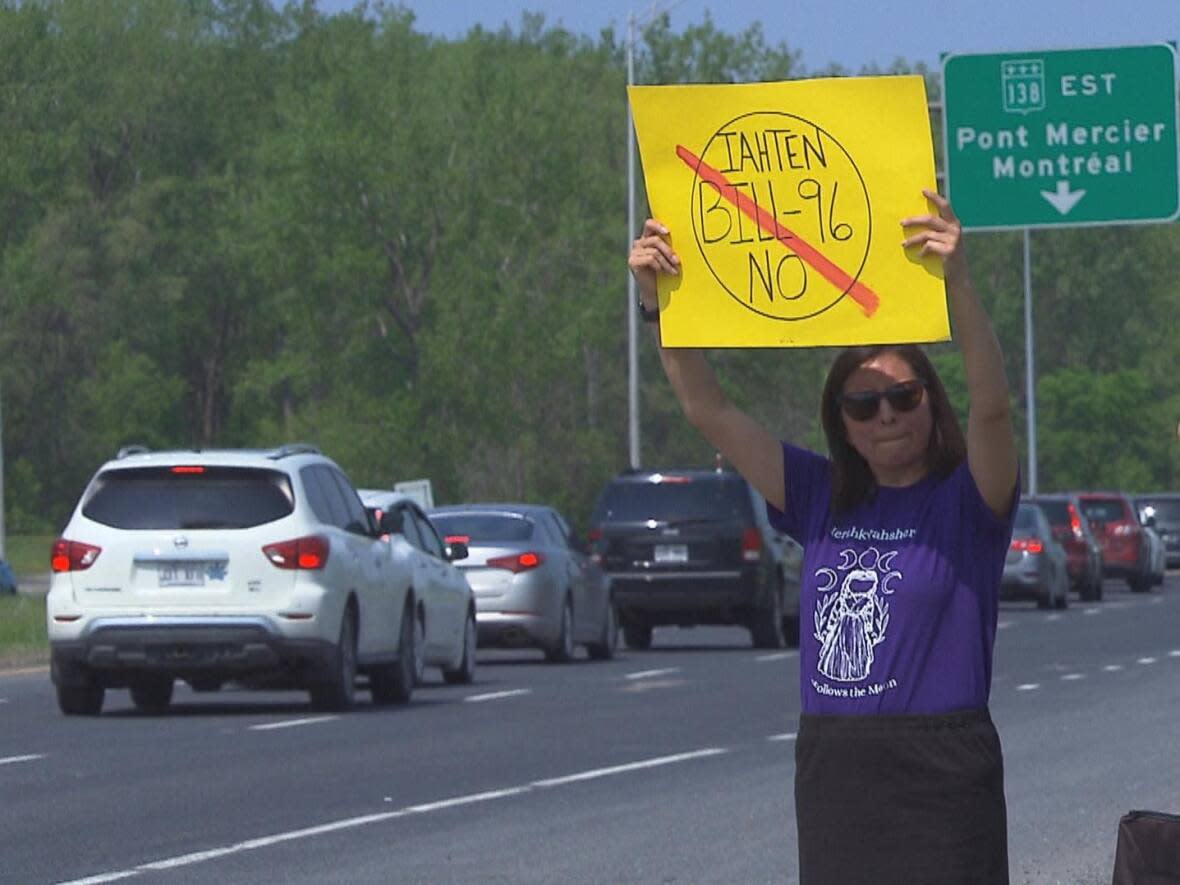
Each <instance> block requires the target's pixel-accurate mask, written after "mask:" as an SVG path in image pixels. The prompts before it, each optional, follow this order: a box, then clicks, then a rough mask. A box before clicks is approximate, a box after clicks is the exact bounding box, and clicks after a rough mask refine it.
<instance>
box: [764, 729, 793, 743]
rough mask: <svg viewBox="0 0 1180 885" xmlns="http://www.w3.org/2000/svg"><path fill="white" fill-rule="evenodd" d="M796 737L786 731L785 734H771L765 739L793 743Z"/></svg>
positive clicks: (791, 732)
mask: <svg viewBox="0 0 1180 885" xmlns="http://www.w3.org/2000/svg"><path fill="white" fill-rule="evenodd" d="M796 737H797V735H796V734H795V732H793V731H788V732H787V733H786V734H772V735H771V736H770V737H768V738H767V740H768V741H793V740H794V739H795V738H796Z"/></svg>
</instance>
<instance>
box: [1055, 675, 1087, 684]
mask: <svg viewBox="0 0 1180 885" xmlns="http://www.w3.org/2000/svg"><path fill="white" fill-rule="evenodd" d="M1061 678H1062V680H1063V681H1065V682H1076V681H1077V680H1079V679H1085V678H1086V674H1085V673H1066V674H1065V675H1064V676H1062V677H1061Z"/></svg>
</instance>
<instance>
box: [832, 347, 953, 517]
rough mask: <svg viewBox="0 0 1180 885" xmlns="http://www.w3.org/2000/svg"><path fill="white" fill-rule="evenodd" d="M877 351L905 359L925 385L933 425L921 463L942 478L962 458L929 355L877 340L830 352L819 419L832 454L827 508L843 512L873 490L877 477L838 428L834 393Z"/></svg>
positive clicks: (840, 420)
mask: <svg viewBox="0 0 1180 885" xmlns="http://www.w3.org/2000/svg"><path fill="white" fill-rule="evenodd" d="M883 353H894V354H897V355H898V356H899V357H901V358H902V359H903V360H905V361H906V362H907V363H909V365H910V368H911V369H913V370H914V374H915V375H917V376H918V377H919V378H921V379H922V381H924V382H925V384H926V395H927V397H928V398H929V401H930V417H931V419H932V421H933V427H932V428H931V431H930V442H929V443H928V444H927V448H926V464H927V466H928V467H929V468H930V472H931V473H933V474H934V475H935V476H938V477H944V476H947V475H949V474H950V472H951V471H952V470H954V469H955V468H956V467H958V466H959V465H960V464H962V463H963V460H964V459H965V458H966V457H967V442H966V440H965V439H964V437H963V429H962V427H960V426H959V419H958V418H957V417H956V416H955V410H954V408H953V407H952V406H951V401H950V398H949V397H947V395H946V388H945V387H943V386H942V381H941V379H939V377H938V373H937V372H936V371H935V370H934V365H933V364H932V363H931V362H930V358H929V357H927V356H926V354H925V352H924V351H923V350H922V348H920V347H918V346H917V345H915V344H879V345H875V346H872V347H850V348H848V349H847V350H845V351H844V352H843V353H841V354H840V355H839V356H838V357H836V360H835V362H833V363H832V368H831V369H829V370H828V380H827V381H826V382H825V383H824V393H823V400H822V401H821V405H820V410H821V411H820V419H821V421H822V422H823V428H824V435H825V436H827V438H828V452H829V454H830V455H831V458H832V512H833V513H846V512H847V511H849V510H851V509H852V508H853V507H855V506H856V505H858V504H861V503H863V502H864V501H867V500H869V499H870V498H872V496H873V495H874V494H875V493H876V491H877V480H876V479H875V478H874V476H873V471H872V469H871V468H870V467H869V465H868V462H867V461H865V459H864V458H862V457H861V454H860V452H858V451H857V450H856V449H854V448H853V447H852V444H851V443H850V442H849V441H848V435H847V433H846V432H845V430H844V420H843V417H842V415H841V413H840V394H841V393H842V392H843V391H844V382H845V381H847V380H848V376H849V375H851V374H852V373H853V372H855V371H856V370H857V369H858V368H860V367H861V366H862V365H864V364H865V363H866V362H868V361H869V360H871V359H874V358H875V357H877V356H880V355H881V354H883Z"/></svg>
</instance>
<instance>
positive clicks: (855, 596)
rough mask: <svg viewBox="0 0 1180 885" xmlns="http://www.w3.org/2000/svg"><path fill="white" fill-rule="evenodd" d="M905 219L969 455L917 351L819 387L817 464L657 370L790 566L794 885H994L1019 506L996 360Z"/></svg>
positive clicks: (954, 223)
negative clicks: (957, 398) (797, 574)
mask: <svg viewBox="0 0 1180 885" xmlns="http://www.w3.org/2000/svg"><path fill="white" fill-rule="evenodd" d="M924 193H925V195H926V197H927V199H928V200H929V201H930V203H931V204H933V206H934V207H935V209H936V212H933V213H931V214H928V215H920V216H915V217H912V218H906V219H904V220H903V221H902V226H903V228H904V231H905V240H904V243H903V246H904V247H905V248H906V249H911V250H915V252H917V253H920V254H922V255H931V254H932V255H937V256H939V257H940V258H941V259H942V262H943V268H944V272H945V279H946V289H947V297H948V300H949V307H950V314H951V319H952V322H953V326H954V337H955V340H956V341H957V342H958V345H959V349H960V350H961V352H962V355H963V366H964V370H965V375H966V379H967V390H968V394H969V396H970V410H969V414H968V420H967V433H966V436H965V437H964V434H963V431H962V429H961V428H960V425H959V422H958V419H957V418H956V417H955V414H954V411H953V409H952V407H951V404H950V401H949V400H948V398H947V395H946V391H945V389H944V388H943V385H942V382H941V381H940V380H939V378H938V375H937V374H936V372H935V370H934V367H933V366H932V365H931V363H930V361H929V359H928V358H927V357H926V355H925V354H924V353H923V352H922V350H921V349H920V348H918V347H917V346H914V345H884V346H875V347H857V348H851V349H849V350H845V351H844V352H843V353H841V354H840V355H839V356H838V357H837V358H836V360H835V362H834V363H833V365H832V368H831V370H830V372H829V374H828V378H827V382H826V384H825V385H824V390H823V398H822V407H821V408H822V423H823V428H824V432H825V434H826V436H827V441H828V448H829V453H830V456H829V457H826V458H825V457H822V456H821V455H818V454H814V453H812V452H809V451H806V450H804V449H801V448H798V447H796V446H793V445H791V444H790V443H789V442H780V441H779V440H777V439H775V437H774V436H773V435H772V434H771V433H770V432H769V431H768V430H767V429H766V428H764V427H762V426H761V425H760V424H758V423H757V422H756V421H755V420H754V419H753V418H751V417H750V416H749V415H747V414H745V413H744V412H742V411H741V410H739V409H738V408H737V407H736V406H735V405H734V404H733V403H732V402H731V401H730V400H729V399H728V398H727V397H726V396H725V394H724V393H723V392H722V389H721V386H720V385H719V384H718V382H717V379H716V377H715V375H714V374H713V371H712V369H711V368H710V366H709V364H708V363H707V362H706V360H705V357H704V355H703V354H702V353H701V352H700V351H697V350H690V349H679V348H677V349H673V348H663V347H661V348H660V356H661V359H662V361H663V365H664V370H665V372H666V373H667V376H668V380H669V382H670V383H671V385H672V388H673V390H674V391H675V392H676V396H677V398H678V399H679V401H680V405H681V407H682V408H683V410H684V413H685V416H686V417H687V418H688V420H689V421H690V422H691V423H692V424H693V425H694V426H696V427H697V428H698V429H699V430H700V431H701V433H702V434H703V435H704V436H705V438H706V439H707V440H708V441H709V443H710V444H711V445H713V446H714V447H715V448H716V449H717V450H718V451H719V452H721V454H722V455H724V456H725V457H726V458H727V459H729V461H730V462H731V463H732V464H733V465H734V466H735V467H736V468H737V470H738V471H739V472H740V473H741V474H742V475H743V476H745V478H746V479H747V480H749V482H750V483H751V485H753V486H754V487H755V488H756V489H757V490H758V491H759V492H761V493H762V495H763V496H764V497H765V498H766V501H767V504H768V510H769V513H770V516H771V520H772V522H773V523H774V524H775V525H776V526H777V527H778V528H780V529H781V530H783V531H785V532H787V533H789V534H791V535H792V536H793V537H795V538H796V539H797V540H798V541H799V542H800V543H802V544H803V545H804V547H805V557H804V563H803V574H802V581H803V587H802V609H801V611H802V622H803V625H804V626H803V629H802V631H801V632H802V639H801V655H800V677H801V683H802V695H803V697H802V713H801V716H800V724H799V731H798V738H797V742H796V748H795V762H796V766H795V805H796V816H797V820H798V828H799V871H800V882H801V883H802V885H858V883H866V885H868V883H872V885H894V883H895V885H921V883H931V885H934V883H937V885H957V883H963V885H966V883H971V885H981V883H984V885H993V883H1007V882H1008V859H1007V821H1006V811H1005V804H1004V784H1003V760H1002V756H1001V750H1000V742H999V737H998V735H997V734H996V730H995V727H994V726H993V724H992V721H991V718H990V716H989V714H988V708H987V703H988V695H989V692H990V688H991V672H992V650H993V645H994V640H995V632H996V617H997V600H998V597H999V586H1000V576H1001V572H1002V570H1003V562H1004V557H1005V554H1006V553H1007V550H1008V544H1009V540H1010V537H1011V533H1012V520H1013V514H1014V513H1015V509H1016V500H1017V498H1018V497H1019V486H1018V479H1019V477H1018V469H1017V454H1016V442H1015V438H1014V435H1013V431H1012V419H1011V413H1010V407H1009V401H1008V400H1009V394H1008V384H1007V380H1006V378H1005V375H1004V365H1003V355H1002V353H1001V351H1000V347H999V343H998V341H997V340H996V336H995V334H994V332H993V331H992V327H991V323H990V321H989V320H988V317H987V315H986V314H985V313H984V311H983V309H982V307H981V306H980V303H979V298H978V296H977V295H976V292H975V288H974V286H973V284H972V282H971V278H970V275H969V273H968V269H967V261H966V257H965V255H964V252H963V246H962V228H961V226H960V224H959V221H958V219H957V218H956V217H955V214H954V212H953V211H952V209H951V206H950V204H949V203H948V202H947V201H946V200H945V199H943V198H942V197H940V196H939V195H938V194H936V193H933V192H931V191H924ZM667 238H668V231H667V229H666V228H664V227H663V225H661V224H660V223H659V222H657V221H654V220H648V221H647V223H646V224H645V225H644V229H643V233H642V235H641V236H640V237H639V239H637V240H636V241H635V244H634V246H633V248H632V250H631V255H630V260H629V265H630V268H631V272H632V273H633V274H634V275H635V277H636V280H637V281H638V283H639V287H640V290H641V295H640V300H641V305H640V309H641V312H642V314H643V316H644V319H647V320H649V321H653V322H658V318H659V313H658V310H657V286H656V280H657V276H658V275H659V274H676V273H678V270H679V260H678V258H677V256H676V253H675V252H674V250H673V249H672V248H671V246H670V245H669V243H668V239H667Z"/></svg>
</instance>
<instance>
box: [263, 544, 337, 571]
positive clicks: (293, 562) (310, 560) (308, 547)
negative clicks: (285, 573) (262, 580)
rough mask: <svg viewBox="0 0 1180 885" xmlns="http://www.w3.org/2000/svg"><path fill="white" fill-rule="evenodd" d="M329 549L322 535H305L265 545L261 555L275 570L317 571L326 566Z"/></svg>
mask: <svg viewBox="0 0 1180 885" xmlns="http://www.w3.org/2000/svg"><path fill="white" fill-rule="evenodd" d="M329 549H330V548H329V544H328V539H327V538H325V537H324V536H323V535H307V536H305V537H302V538H294V539H292V540H290V541H279V542H278V543H277V544H267V545H266V546H265V547H263V548H262V553H263V555H264V556H266V558H267V559H269V560H270V562H271V564H272V565H274V566H275V567H276V568H281V569H302V570H305V571H318V570H319V569H322V568H323V567H324V566H325V565H327V564H328V550H329Z"/></svg>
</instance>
